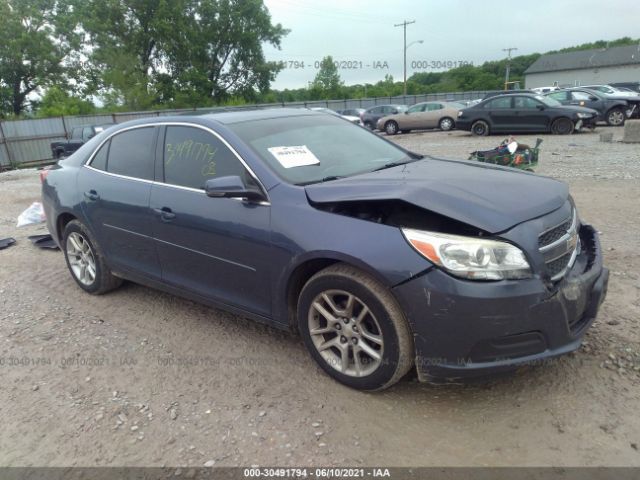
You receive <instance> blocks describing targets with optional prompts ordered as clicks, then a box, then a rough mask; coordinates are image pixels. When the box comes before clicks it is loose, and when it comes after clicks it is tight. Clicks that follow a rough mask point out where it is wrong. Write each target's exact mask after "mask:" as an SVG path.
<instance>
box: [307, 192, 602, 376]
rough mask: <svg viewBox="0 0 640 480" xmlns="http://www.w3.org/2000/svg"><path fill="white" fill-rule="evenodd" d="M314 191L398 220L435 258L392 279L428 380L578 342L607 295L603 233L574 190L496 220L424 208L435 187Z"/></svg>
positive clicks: (414, 244) (543, 354)
mask: <svg viewBox="0 0 640 480" xmlns="http://www.w3.org/2000/svg"><path fill="white" fill-rule="evenodd" d="M314 193H317V192H314ZM314 193H312V194H311V195H310V196H309V201H310V203H311V205H312V206H313V207H315V208H316V209H318V210H322V211H325V212H329V213H333V214H337V215H343V216H348V217H352V218H357V219H360V220H365V221H370V222H375V223H378V224H382V225H386V226H392V227H397V228H398V229H400V230H401V232H402V234H403V236H404V238H405V240H406V243H407V248H413V250H414V251H416V252H418V253H419V254H420V255H421V256H422V257H424V258H425V259H427V260H428V261H429V262H430V263H431V265H432V267H430V268H427V269H423V270H422V271H420V272H418V273H415V274H413V275H412V276H411V278H407V279H406V280H404V281H402V282H399V283H398V284H396V285H394V286H393V287H392V291H393V293H394V295H395V297H396V299H397V300H398V302H399V303H400V305H401V307H402V309H403V311H404V313H405V315H406V318H407V320H408V322H409V324H410V326H411V329H412V331H413V335H414V343H415V349H416V367H417V372H418V377H419V379H420V380H421V381H428V382H460V381H463V380H465V379H467V378H471V377H478V376H485V375H491V374H495V373H498V372H501V371H508V370H513V369H514V368H517V367H519V366H524V365H534V364H538V363H541V362H543V361H547V360H548V359H550V358H553V357H556V356H558V355H562V354H565V353H568V352H570V351H573V350H575V349H577V348H578V347H579V346H580V343H581V341H582V337H583V336H584V334H585V332H586V330H587V329H588V327H589V326H590V325H591V323H592V322H593V320H594V319H595V317H596V314H597V312H598V309H599V306H600V304H601V303H602V301H603V300H604V297H605V295H606V291H607V284H608V270H607V269H606V268H604V267H603V265H602V252H601V249H600V244H599V240H598V235H597V233H596V231H595V230H594V229H593V228H592V227H591V226H589V225H587V224H583V223H581V222H580V220H579V218H578V215H577V211H576V208H575V206H574V204H573V201H572V200H571V198H570V197H569V196H568V195H567V196H566V197H565V200H564V202H562V203H561V205H560V206H559V207H557V208H554V209H552V210H550V211H547V212H545V213H544V214H542V215H534V216H529V217H528V218H526V219H523V220H524V221H520V222H517V221H513V224H512V225H509V226H508V228H505V229H502V230H497V229H496V228H499V227H500V225H498V224H493V225H492V224H491V222H485V223H484V225H482V227H484V228H480V226H474V225H472V224H470V223H468V222H465V221H461V220H460V219H459V218H462V217H463V216H464V214H460V215H456V216H457V217H458V218H451V217H449V216H447V215H443V214H442V213H439V212H435V211H432V210H430V209H428V208H426V207H427V206H428V204H429V201H428V195H425V200H424V202H422V205H415V204H413V203H411V202H410V201H406V200H399V199H394V198H388V199H380V198H377V199H375V200H365V199H357V200H354V199H338V198H337V197H338V196H337V195H336V196H335V197H336V198H335V199H334V200H333V201H329V198H330V195H326V196H323V195H320V194H315V195H314ZM352 196H353V195H352ZM379 196H380V195H378V197H379ZM313 197H315V199H316V200H315V201H314V199H313ZM434 204H437V202H434ZM470 208H471V207H470ZM466 214H468V215H467V218H469V217H470V216H471V215H470V214H469V212H466ZM480 217H481V216H479V218H480ZM479 223H480V222H479ZM492 227H493V228H492ZM392 254H393V253H391V255H392Z"/></svg>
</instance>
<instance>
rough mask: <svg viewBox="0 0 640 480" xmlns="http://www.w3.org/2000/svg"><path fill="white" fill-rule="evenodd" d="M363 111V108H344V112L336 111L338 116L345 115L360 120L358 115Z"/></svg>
mask: <svg viewBox="0 0 640 480" xmlns="http://www.w3.org/2000/svg"><path fill="white" fill-rule="evenodd" d="M364 111H365V109H364V108H346V109H344V110H338V113H339V114H340V115H347V116H350V117H358V118H360V114H361V113H363V112H364Z"/></svg>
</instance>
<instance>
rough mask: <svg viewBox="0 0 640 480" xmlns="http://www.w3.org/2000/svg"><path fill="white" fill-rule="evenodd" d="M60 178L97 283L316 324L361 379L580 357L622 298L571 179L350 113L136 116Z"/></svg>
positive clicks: (69, 235)
mask: <svg viewBox="0 0 640 480" xmlns="http://www.w3.org/2000/svg"><path fill="white" fill-rule="evenodd" d="M45 172H46V174H45V175H43V186H42V196H43V204H44V208H45V212H46V217H47V226H48V228H49V230H50V232H51V234H52V235H53V237H54V239H55V241H56V242H58V244H59V245H60V247H61V248H62V251H63V252H64V255H65V258H66V262H67V266H68V267H69V270H70V271H71V275H72V277H73V278H74V280H75V281H76V282H77V284H78V285H79V286H80V288H81V289H83V290H84V291H86V292H89V293H94V294H102V293H105V292H107V291H109V290H112V289H114V288H116V287H117V286H119V285H120V284H121V282H122V279H129V280H132V281H135V282H140V283H142V284H145V285H149V286H151V287H155V288H159V289H162V290H166V291H168V292H171V293H174V294H177V295H182V296H185V297H187V298H191V299H193V300H195V301H199V302H203V303H206V304H210V305H214V306H218V307H221V308H223V309H226V310H229V311H230V312H235V313H238V314H241V315H245V316H248V317H251V318H253V319H256V320H258V321H261V322H266V323H268V324H271V325H274V326H276V327H280V328H283V329H291V330H298V331H299V332H300V334H301V336H302V338H303V340H304V343H305V344H306V346H307V348H308V349H309V351H310V353H311V356H312V357H313V358H314V359H315V361H317V362H318V364H319V365H320V366H321V367H322V368H323V369H324V370H325V371H326V372H327V373H328V374H329V375H331V376H332V377H333V378H335V379H336V380H338V381H340V382H342V383H344V384H346V385H349V386H350V387H354V388H358V389H363V390H376V389H382V388H385V387H388V386H389V385H392V384H393V383H395V382H396V381H398V380H399V379H400V378H402V377H403V375H404V374H405V373H407V372H408V371H409V369H411V368H413V367H414V366H415V367H416V369H417V372H418V376H419V379H420V380H423V381H427V380H432V381H436V380H438V379H449V380H458V379H463V378H466V377H469V376H477V375H484V374H487V373H493V372H499V371H505V370H510V369H513V368H515V367H517V366H519V365H525V364H529V363H532V362H539V361H540V360H542V359H545V358H550V357H554V356H556V355H561V354H564V353H567V352H570V351H572V350H575V349H576V348H578V347H579V346H580V343H581V340H582V338H583V336H584V333H585V331H586V330H587V329H588V328H589V326H590V325H591V323H592V322H593V320H594V318H595V317H596V313H597V311H598V308H599V306H600V303H601V302H602V300H603V299H604V297H605V294H606V289H607V281H608V270H607V269H606V268H604V267H603V265H602V253H601V249H600V244H599V240H598V235H597V233H596V230H595V229H594V228H592V227H591V226H589V225H587V224H584V223H582V222H581V221H580V219H579V216H578V214H577V212H576V208H575V205H574V203H573V200H572V198H571V196H570V195H569V191H568V187H567V185H566V184H564V183H562V182H560V181H557V180H553V179H551V178H545V177H540V176H537V175H533V174H528V173H523V172H520V171H512V170H510V169H506V168H502V167H496V166H489V165H486V164H478V163H475V162H464V161H462V162H458V161H450V160H439V159H435V158H431V157H423V156H421V155H417V154H414V153H411V152H410V151H407V150H405V149H403V148H402V147H399V146H397V145H395V144H393V143H391V142H389V141H387V140H386V139H384V138H382V137H380V136H378V135H375V134H373V133H371V132H368V131H367V130H365V129H363V128H360V127H358V126H355V125H353V124H350V123H349V122H345V121H343V120H341V119H340V118H336V117H334V116H332V115H326V114H322V113H316V112H311V111H307V110H298V109H277V110H258V111H239V112H227V113H220V114H214V115H203V116H199V117H198V116H193V117H186V116H185V117H181V118H179V119H177V118H176V117H160V118H153V119H141V120H135V121H132V122H127V123H125V124H121V125H118V126H116V127H114V128H112V129H110V130H109V131H108V132H104V133H102V134H99V135H97V136H96V137H95V138H93V139H91V140H90V141H89V142H88V143H87V144H85V145H84V146H82V147H81V148H80V149H79V150H78V151H77V152H76V153H75V154H73V155H72V156H70V157H69V158H67V159H64V160H61V161H59V162H58V163H57V165H55V166H54V167H52V168H51V169H50V170H46V171H45ZM131 321H135V318H134V317H133V316H132V318H131ZM185 348H188V346H185ZM255 348H259V346H256V347H255Z"/></svg>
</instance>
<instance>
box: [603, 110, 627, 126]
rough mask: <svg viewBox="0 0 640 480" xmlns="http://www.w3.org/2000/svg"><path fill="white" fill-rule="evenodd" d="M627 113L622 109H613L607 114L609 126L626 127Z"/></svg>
mask: <svg viewBox="0 0 640 480" xmlns="http://www.w3.org/2000/svg"><path fill="white" fill-rule="evenodd" d="M624 120H625V113H624V110H623V109H621V108H612V109H611V110H609V111H608V112H607V124H608V125H610V126H612V127H619V126H620V125H624Z"/></svg>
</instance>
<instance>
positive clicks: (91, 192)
mask: <svg viewBox="0 0 640 480" xmlns="http://www.w3.org/2000/svg"><path fill="white" fill-rule="evenodd" d="M84 197H85V198H86V199H87V200H89V201H91V202H95V201H96V200H100V195H98V192H96V191H95V190H89V191H88V192H84Z"/></svg>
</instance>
